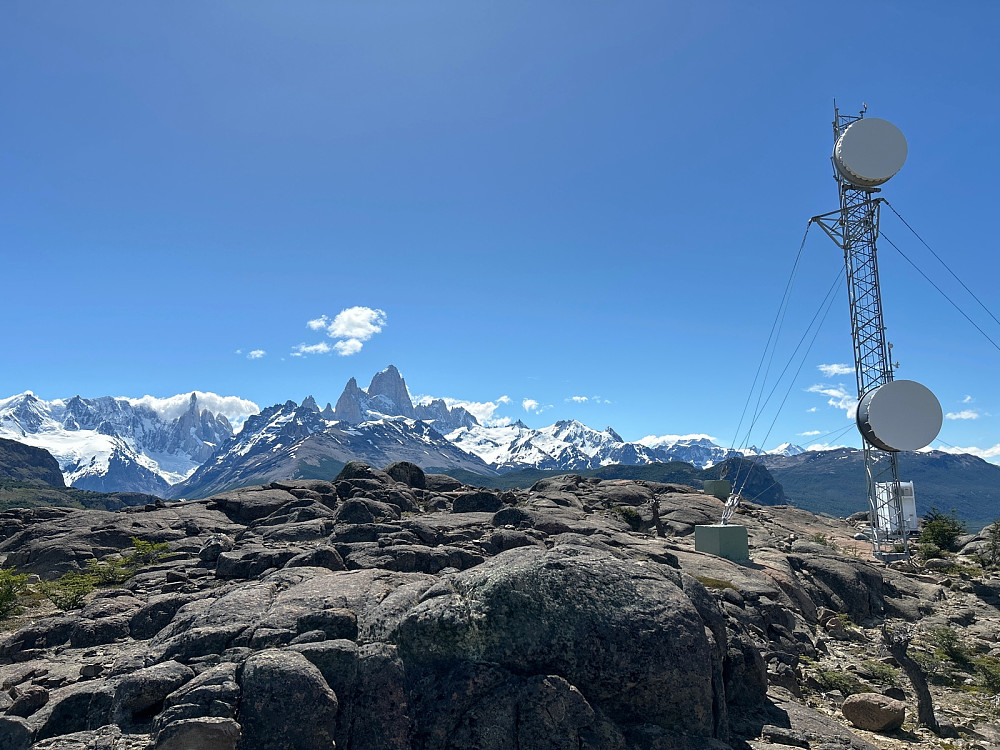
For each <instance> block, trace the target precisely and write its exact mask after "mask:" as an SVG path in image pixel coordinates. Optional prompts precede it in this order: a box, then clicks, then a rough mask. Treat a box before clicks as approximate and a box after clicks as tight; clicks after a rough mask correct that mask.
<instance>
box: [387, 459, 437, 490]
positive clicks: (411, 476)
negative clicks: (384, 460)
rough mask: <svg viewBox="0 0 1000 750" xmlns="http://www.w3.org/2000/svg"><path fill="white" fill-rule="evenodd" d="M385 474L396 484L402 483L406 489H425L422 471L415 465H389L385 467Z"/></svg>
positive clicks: (396, 463)
mask: <svg viewBox="0 0 1000 750" xmlns="http://www.w3.org/2000/svg"><path fill="white" fill-rule="evenodd" d="M385 473H386V474H388V475H389V476H390V477H392V478H393V479H395V480H396V481H397V482H402V483H403V484H405V485H406V486H407V487H414V488H416V489H419V490H422V489H425V488H426V487H427V478H426V476H425V475H424V470H423V469H421V468H420V467H419V466H417V465H416V464H411V463H410V462H409V461H396V462H395V463H391V464H389V465H388V466H386V467H385Z"/></svg>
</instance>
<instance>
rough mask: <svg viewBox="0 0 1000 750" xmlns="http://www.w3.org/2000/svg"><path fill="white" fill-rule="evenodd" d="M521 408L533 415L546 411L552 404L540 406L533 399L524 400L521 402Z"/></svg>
mask: <svg viewBox="0 0 1000 750" xmlns="http://www.w3.org/2000/svg"><path fill="white" fill-rule="evenodd" d="M521 406H523V407H524V410H525V411H527V412H531V413H533V414H541V413H542V412H543V411H547V410H549V409H551V408H552V404H540V403H539V402H538V401H535V399H533V398H526V399H524V400H523V401H522V402H521Z"/></svg>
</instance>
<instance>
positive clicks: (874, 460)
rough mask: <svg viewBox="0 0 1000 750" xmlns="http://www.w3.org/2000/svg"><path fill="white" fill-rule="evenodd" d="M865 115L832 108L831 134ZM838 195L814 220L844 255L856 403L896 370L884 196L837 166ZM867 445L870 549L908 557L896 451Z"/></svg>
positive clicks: (884, 556) (880, 555)
mask: <svg viewBox="0 0 1000 750" xmlns="http://www.w3.org/2000/svg"><path fill="white" fill-rule="evenodd" d="M863 117H864V111H862V112H861V113H860V114H859V115H858V116H850V115H841V114H840V110H839V109H837V108H836V107H835V108H834V121H833V136H834V144H835V145H836V143H837V142H838V140H839V139H840V136H841V135H842V134H843V132H844V130H845V129H846V128H847V127H848V126H849V125H851V124H852V123H854V122H856V121H857V120H860V119H862V118H863ZM834 176H835V178H836V180H837V185H838V188H839V192H840V210H839V211H833V212H831V213H828V214H823V215H821V216H816V217H814V218H813V219H812V220H813V221H815V222H816V223H818V224H819V225H820V227H822V228H823V230H824V231H825V232H826V233H827V234H828V235H829V236H830V238H831V239H832V240H833V241H834V242H835V243H836V244H837V245H838V246H839V247H840V248H841V249H842V250H843V251H844V266H845V268H846V271H847V291H848V298H849V302H850V312H851V334H852V338H853V341H854V367H855V373H856V376H857V385H858V400H859V401H861V399H862V398H863V397H864V396H865V394H868V393H870V392H871V391H872V390H873V389H876V388H878V387H880V386H883V385H885V384H886V383H890V382H892V379H893V366H892V362H891V359H890V353H889V345H888V343H887V341H886V338H885V322H884V320H883V317H882V298H881V293H880V290H879V275H878V257H877V252H876V241H877V240H878V236H879V208H880V205H881V200H882V199H881V198H879V197H877V194H878V193H879V192H880V190H879V188H877V187H859V186H857V185H854V184H852V183H851V182H848V181H847V180H846V179H845V178H844V176H843V175H842V174H841V173H840V172H839V171H838V170H837V169H836V167H834ZM862 444H863V446H864V458H865V475H866V479H867V484H868V504H869V520H870V522H871V528H872V531H873V538H872V547H873V549H872V551H873V553H874V555H875V556H876V557H878V558H880V559H885V560H889V559H909V546H908V544H907V531H906V525H905V523H904V519H903V507H902V501H901V495H900V487H899V464H898V460H897V453H896V452H893V451H886V450H882V449H881V448H878V447H876V446H874V445H872V444H871V443H870V442H869V441H868V440H867V439H863V440H862Z"/></svg>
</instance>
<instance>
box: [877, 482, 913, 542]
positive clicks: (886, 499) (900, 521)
mask: <svg viewBox="0 0 1000 750" xmlns="http://www.w3.org/2000/svg"><path fill="white" fill-rule="evenodd" d="M894 492H895V493H896V497H893V493H894ZM875 494H876V495H878V499H879V502H878V503H877V504H876V507H877V508H878V512H879V514H880V515H879V518H878V527H879V528H880V529H883V530H885V531H886V532H889V533H892V534H894V535H896V536H902V535H908V534H915V533H916V532H917V531H918V530H919V525H920V523H919V520H918V519H917V502H916V499H915V498H914V496H913V482H899V483H898V484H895V485H894V484H893V483H892V482H878V483H877V484H876V485H875ZM897 505H898V507H899V511H900V515H899V516H898V517H895V516H893V514H892V512H891V511H892V510H893V509H894V508H895V507H896V506H897Z"/></svg>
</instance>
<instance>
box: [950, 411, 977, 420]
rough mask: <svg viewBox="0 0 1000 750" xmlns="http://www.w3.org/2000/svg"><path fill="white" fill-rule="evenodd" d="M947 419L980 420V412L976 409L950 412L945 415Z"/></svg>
mask: <svg viewBox="0 0 1000 750" xmlns="http://www.w3.org/2000/svg"><path fill="white" fill-rule="evenodd" d="M944 418H945V419H979V412H978V411H976V410H975V409H963V410H962V411H950V412H948V413H947V414H945V415H944Z"/></svg>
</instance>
